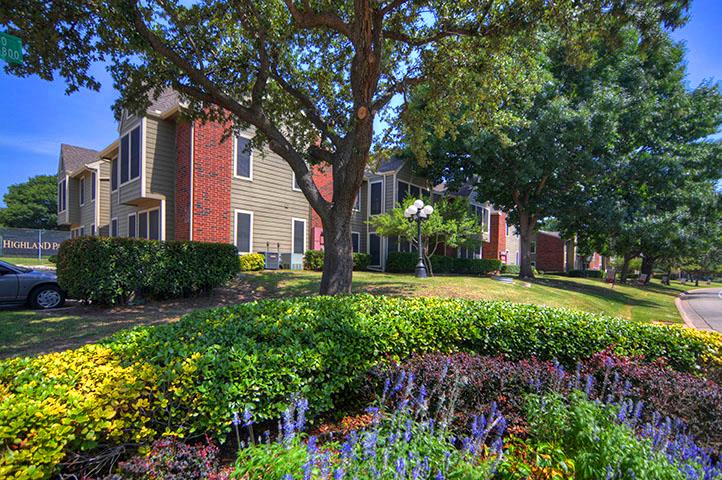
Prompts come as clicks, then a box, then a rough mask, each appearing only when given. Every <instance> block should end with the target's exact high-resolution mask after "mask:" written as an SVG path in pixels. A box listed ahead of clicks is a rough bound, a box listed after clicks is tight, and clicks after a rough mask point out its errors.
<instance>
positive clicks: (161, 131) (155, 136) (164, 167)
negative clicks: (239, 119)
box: [143, 118, 176, 240]
mask: <svg viewBox="0 0 722 480" xmlns="http://www.w3.org/2000/svg"><path fill="white" fill-rule="evenodd" d="M144 145H145V169H144V171H143V176H144V181H145V196H146V197H150V198H160V199H164V200H165V210H166V215H165V220H166V225H165V228H166V239H168V240H172V239H174V238H175V235H174V227H175V222H174V221H173V215H172V214H173V213H174V212H175V167H176V146H175V123H174V122H168V121H163V120H157V119H154V118H146V119H145V141H144ZM168 212H170V213H171V214H170V215H169V214H168Z"/></svg>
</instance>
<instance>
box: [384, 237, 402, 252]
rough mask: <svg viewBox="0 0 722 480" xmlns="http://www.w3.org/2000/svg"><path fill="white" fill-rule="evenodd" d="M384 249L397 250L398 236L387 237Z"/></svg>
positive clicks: (388, 250)
mask: <svg viewBox="0 0 722 480" xmlns="http://www.w3.org/2000/svg"><path fill="white" fill-rule="evenodd" d="M386 251H387V252H398V251H399V238H398V237H388V240H386Z"/></svg>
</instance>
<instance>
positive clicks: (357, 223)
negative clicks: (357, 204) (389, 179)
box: [351, 181, 368, 253]
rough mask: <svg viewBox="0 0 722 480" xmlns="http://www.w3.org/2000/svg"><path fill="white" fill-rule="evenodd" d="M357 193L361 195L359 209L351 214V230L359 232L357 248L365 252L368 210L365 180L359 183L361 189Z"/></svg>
mask: <svg viewBox="0 0 722 480" xmlns="http://www.w3.org/2000/svg"><path fill="white" fill-rule="evenodd" d="M359 195H360V196H361V209H360V210H359V211H358V212H354V213H353V214H352V215H351V231H352V232H358V233H360V234H361V241H360V242H359V250H360V251H361V252H364V253H365V252H366V234H367V228H368V225H366V219H367V215H366V212H368V198H367V197H368V183H367V182H366V181H364V182H363V183H362V184H361V190H359Z"/></svg>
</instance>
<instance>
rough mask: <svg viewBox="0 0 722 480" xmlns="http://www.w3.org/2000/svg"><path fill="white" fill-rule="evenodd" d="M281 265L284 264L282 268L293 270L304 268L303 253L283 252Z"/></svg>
mask: <svg viewBox="0 0 722 480" xmlns="http://www.w3.org/2000/svg"><path fill="white" fill-rule="evenodd" d="M281 266H282V268H288V269H291V270H303V254H302V253H282V254H281Z"/></svg>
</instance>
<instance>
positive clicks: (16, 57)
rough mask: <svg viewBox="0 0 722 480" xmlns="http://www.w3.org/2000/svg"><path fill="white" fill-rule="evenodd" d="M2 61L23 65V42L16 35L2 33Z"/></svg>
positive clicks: (0, 48)
mask: <svg viewBox="0 0 722 480" xmlns="http://www.w3.org/2000/svg"><path fill="white" fill-rule="evenodd" d="M0 59H3V60H5V61H6V62H8V63H23V42H22V41H21V40H20V39H19V38H18V37H16V36H14V35H10V34H7V33H3V32H0Z"/></svg>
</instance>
